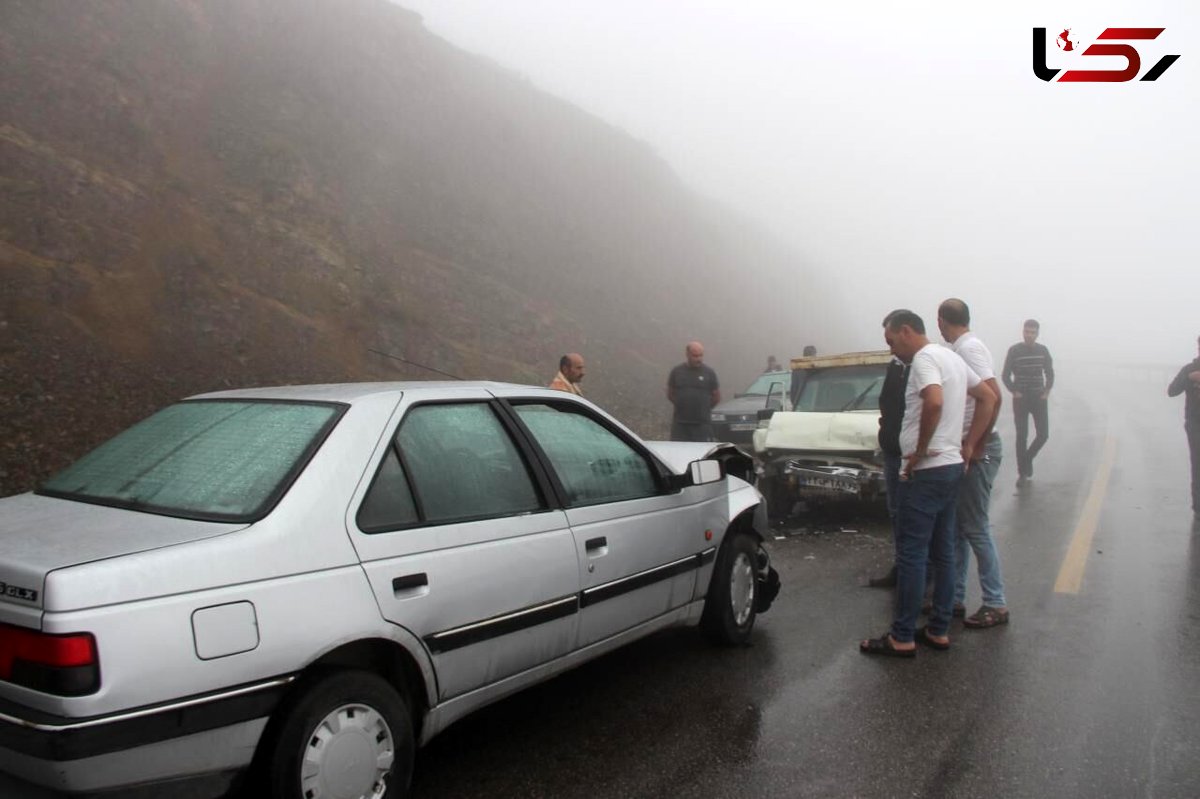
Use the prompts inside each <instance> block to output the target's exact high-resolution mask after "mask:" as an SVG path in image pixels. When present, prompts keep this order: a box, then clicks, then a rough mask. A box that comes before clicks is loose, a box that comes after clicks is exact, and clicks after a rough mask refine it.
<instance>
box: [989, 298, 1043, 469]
mask: <svg viewBox="0 0 1200 799" xmlns="http://www.w3.org/2000/svg"><path fill="white" fill-rule="evenodd" d="M1040 329H1041V326H1040V325H1039V324H1038V321H1037V320H1036V319H1026V320H1025V325H1024V328H1023V330H1022V338H1024V341H1022V342H1021V343H1019V344H1014V345H1012V346H1011V347H1009V349H1008V356H1007V357H1006V358H1005V359H1004V371H1003V372H1001V374H1000V377H1001V379H1003V380H1004V385H1005V386H1006V387H1007V388H1008V390H1009V391H1011V392H1012V398H1013V423H1014V424H1015V425H1016V428H1017V485H1018V486H1023V485H1025V483H1027V482H1028V481H1029V479H1030V478H1031V477H1033V459H1034V456H1036V455H1037V454H1038V451H1039V450H1040V449H1041V448H1042V447H1043V446H1045V444H1046V440H1047V439H1048V438H1050V416H1049V399H1050V389H1052V388H1054V362H1053V361H1052V360H1051V358H1050V350H1048V349H1046V347H1045V346H1044V345H1042V344H1038V343H1037V337H1038V333H1039V332H1040ZM1030 416H1032V417H1033V427H1034V430H1035V431H1036V433H1037V435H1036V437H1035V438H1034V439H1033V443H1032V444H1029V445H1028V446H1026V443H1025V442H1026V441H1028V440H1029V417H1030Z"/></svg>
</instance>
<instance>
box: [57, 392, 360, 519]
mask: <svg viewBox="0 0 1200 799" xmlns="http://www.w3.org/2000/svg"><path fill="white" fill-rule="evenodd" d="M344 407H345V406H342V405H337V404H330V403H308V402H279V401H269V402H262V401H229V400H192V401H188V402H181V403H179V404H177V405H172V406H171V407H169V408H164V409H163V410H161V411H159V412H158V413H156V414H154V415H153V416H151V417H150V418H148V419H145V420H144V421H142V422H139V423H138V424H136V425H134V426H133V427H131V428H129V429H128V430H126V431H125V432H123V433H121V434H119V435H118V436H117V437H116V438H112V439H109V440H108V441H106V442H105V443H103V444H101V445H100V446H99V447H97V448H96V449H94V450H92V451H91V452H90V453H88V454H87V455H85V456H83V457H82V458H80V459H79V460H78V461H76V462H75V463H74V464H72V465H71V466H68V467H67V468H66V469H64V470H63V471H61V472H59V473H58V474H57V475H55V476H54V477H52V478H50V479H49V480H47V481H46V482H45V483H44V484H43V485H42V486H41V488H39V489H38V493H40V494H46V495H49V496H55V497H62V498H64V499H74V500H80V501H83V502H95V503H98V504H102V505H114V506H116V507H122V508H131V509H134V510H144V511H149V512H152V513H162V514H165V515H168V516H181V517H184V518H190V519H203V520H210V521H254V520H256V519H259V518H262V516H264V515H266V514H267V513H268V512H269V511H270V510H271V508H272V507H274V505H275V503H276V502H278V501H279V498H280V497H281V496H282V495H283V493H284V492H285V491H286V490H287V489H288V487H289V486H290V485H291V483H292V481H293V480H294V479H295V478H296V475H298V474H299V473H300V471H301V470H302V469H303V468H304V466H305V464H307V463H308V460H309V458H311V457H312V454H313V453H314V452H316V449H317V447H319V446H320V445H321V442H322V441H324V439H325V436H326V435H328V433H329V430H330V429H332V427H333V425H334V424H335V423H336V422H337V419H338V418H339V417H340V416H341V413H342V411H343V410H344Z"/></svg>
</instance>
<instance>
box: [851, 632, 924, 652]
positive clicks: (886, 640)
mask: <svg viewBox="0 0 1200 799" xmlns="http://www.w3.org/2000/svg"><path fill="white" fill-rule="evenodd" d="M858 651H859V652H862V653H863V654H864V655H883V656H885V657H893V658H915V657H916V656H917V648H916V647H915V646H914V647H913V648H912V649H897V648H896V647H894V646H892V638H891V636H890V635H889V634H888V633H884V634H883V635H881V636H879V637H878V638H868V639H867V640H865V641H861V642H859V644H858Z"/></svg>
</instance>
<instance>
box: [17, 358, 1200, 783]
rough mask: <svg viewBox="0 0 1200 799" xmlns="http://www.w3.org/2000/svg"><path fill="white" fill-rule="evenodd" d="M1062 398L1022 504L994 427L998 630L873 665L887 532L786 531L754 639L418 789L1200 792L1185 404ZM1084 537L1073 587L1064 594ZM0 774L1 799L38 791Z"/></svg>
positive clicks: (555, 714)
mask: <svg viewBox="0 0 1200 799" xmlns="http://www.w3.org/2000/svg"><path fill="white" fill-rule="evenodd" d="M1056 383H1057V386H1058V387H1057V388H1056V389H1055V391H1054V394H1053V395H1052V399H1051V411H1050V413H1051V417H1050V421H1051V439H1050V442H1049V444H1048V445H1047V447H1046V449H1045V450H1044V451H1043V454H1042V455H1041V456H1040V457H1039V459H1038V461H1037V464H1036V465H1037V474H1036V477H1035V479H1034V481H1033V483H1032V485H1030V486H1029V487H1028V488H1026V489H1023V490H1022V491H1020V492H1019V493H1018V492H1017V490H1016V489H1015V488H1014V482H1015V479H1016V469H1015V465H1014V463H1013V460H1014V459H1013V457H1012V424H1011V415H1010V414H1009V412H1008V409H1007V408H1006V409H1005V410H1004V412H1003V413H1002V415H1001V427H1000V430H1001V435H1002V436H1003V437H1004V439H1005V461H1004V463H1003V465H1002V467H1001V469H1000V474H999V477H998V480H997V487H996V492H995V497H994V501H993V511H992V519H993V524H994V526H995V530H996V536H997V540H998V545H999V547H1000V553H1001V556H1002V558H1003V564H1004V573H1005V578H1006V583H1007V586H1006V587H1007V591H1008V596H1009V602H1010V607H1011V609H1012V623H1011V624H1010V625H1008V626H1007V627H1000V628H995V629H991V630H984V631H972V630H963V629H962V627H961V623H956V624H955V626H954V627H953V628H952V631H951V635H952V640H953V648H952V650H951V651H950V652H948V653H940V652H933V651H931V650H928V649H922V650H921V652H920V653H919V655H918V657H917V658H916V660H915V661H897V660H888V659H884V660H879V659H873V658H867V657H864V656H862V655H860V654H859V653H858V651H857V641H858V640H859V639H860V638H863V637H866V636H868V635H876V634H878V633H880V632H881V631H883V630H884V629H885V628H886V627H887V624H888V621H889V618H890V617H889V608H890V602H891V598H890V594H889V592H887V591H880V590H872V589H868V588H865V587H863V585H864V583H865V581H866V578H867V577H868V576H869V575H871V574H875V573H877V572H879V571H882V569H883V568H885V567H886V565H887V564H888V562H889V558H890V541H889V539H888V538H887V537H886V534H885V533H884V531H883V530H882V529H880V527H879V526H878V525H874V526H871V527H860V526H855V527H854V530H855V531H854V532H834V531H832V527H833V526H830V532H826V533H825V534H823V535H813V534H803V535H782V536H781V537H780V538H778V539H776V540H774V541H772V542H771V543H770V548H771V550H772V556H773V558H774V561H775V564H776V566H777V568H778V569H779V570H780V572H781V574H782V576H783V580H784V589H783V593H781V594H780V596H779V599H778V600H777V602H776V604H775V607H774V608H772V610H771V611H770V612H769V613H768V614H766V615H765V616H762V617H761V618H760V619H759V626H758V628H757V629H756V632H755V635H754V643H753V645H752V646H750V647H747V648H741V649H733V650H714V649H712V648H710V647H709V646H708V645H707V644H705V643H704V642H703V641H702V640H701V639H700V638H699V636H698V635H697V634H696V633H695V631H693V630H675V631H668V632H666V633H663V634H659V635H656V636H653V637H651V638H649V639H647V640H644V641H641V642H639V643H636V644H634V645H632V646H630V647H628V648H626V649H624V650H622V651H619V652H616V653H613V654H611V655H609V656H606V657H604V658H601V659H600V660H597V661H594V662H592V663H590V664H587V665H585V666H584V667H582V668H580V669H577V670H575V671H574V672H571V673H568V674H566V675H564V676H562V677H560V678H558V679H555V680H553V681H551V682H550V683H547V684H545V685H542V686H539V687H536V688H534V689H532V690H529V691H526V692H524V693H522V694H519V695H517V696H514V697H512V698H510V699H508V700H505V701H503V702H501V703H499V704H497V705H494V706H492V707H490V708H488V709H486V710H484V711H482V712H481V713H479V714H477V715H475V716H474V717H470V718H468V719H466V720H464V721H462V722H460V723H459V724H456V725H455V726H453V727H452V728H450V729H449V730H448V731H447V732H445V733H444V734H443V735H442V736H440V737H439V738H437V739H435V740H434V742H432V743H431V744H430V746H429V747H427V748H426V749H425V750H423V751H422V752H421V753H420V755H419V756H418V765H417V774H416V778H415V782H414V796H415V797H419V798H420V799H433V798H434V797H438V798H442V797H445V798H449V797H456V798H461V797H496V796H506V797H561V798H563V799H570V798H571V797H579V798H580V799H582V798H583V797H587V799H593V798H594V797H675V796H703V797H778V796H830V797H846V796H871V797H884V796H932V797H937V796H947V797H949V796H953V797H993V796H999V795H1004V796H1009V797H1025V796H1028V797H1043V796H1056V797H1079V799H1084V798H1085V797H1087V798H1090V797H1102V796H1112V797H1140V796H1146V797H1149V796H1154V797H1194V796H1197V795H1200V762H1198V761H1197V759H1196V757H1195V755H1196V751H1197V738H1196V730H1197V729H1200V665H1198V664H1200V625H1198V621H1200V587H1198V586H1197V579H1198V578H1200V532H1197V531H1195V530H1193V527H1192V519H1191V513H1190V509H1189V507H1188V495H1187V493H1188V491H1187V476H1186V469H1187V455H1186V452H1187V449H1186V442H1185V441H1184V437H1183V431H1182V430H1181V429H1180V428H1181V424H1180V422H1181V417H1182V405H1181V403H1180V402H1178V401H1175V400H1169V399H1167V398H1166V396H1165V385H1166V378H1165V377H1163V376H1161V375H1156V374H1144V375H1139V374H1138V373H1136V372H1128V373H1125V374H1124V375H1123V376H1122V375H1118V377H1117V379H1113V377H1112V376H1111V375H1104V374H1100V373H1094V374H1090V375H1089V374H1087V373H1085V372H1081V371H1073V370H1072V369H1071V368H1070V367H1069V365H1067V364H1062V365H1060V367H1059V376H1058V379H1057V381H1056ZM1089 386H1094V388H1089ZM1005 399H1006V400H1007V399H1008V397H1007V395H1006V397H1005ZM1110 442H1111V443H1110ZM1105 474H1107V483H1106V485H1105V491H1104V493H1103V494H1101V493H1099V491H1098V490H1094V489H1095V487H1096V486H1097V485H1098V484H1102V483H1103V479H1101V480H1099V481H1098V480H1097V478H1098V476H1099V477H1101V478H1103V476H1104V475H1105ZM1090 505H1094V506H1095V507H1096V508H1097V509H1098V510H1099V513H1098V515H1097V516H1096V517H1095V519H1096V523H1095V526H1094V530H1090V528H1089V526H1088V524H1087V521H1088V515H1089V514H1088V513H1087V511H1088V509H1089V506H1090ZM847 526H849V525H847ZM782 532H786V531H782V530H781V533H782ZM1089 532H1091V534H1092V537H1091V540H1090V545H1089V546H1087V547H1086V549H1080V550H1079V552H1080V554H1081V555H1082V556H1084V557H1082V558H1081V559H1080V560H1079V561H1078V562H1075V563H1074V564H1073V565H1074V566H1076V567H1078V566H1082V580H1081V582H1080V584H1079V589H1078V592H1077V593H1069V592H1065V591H1063V590H1060V591H1056V584H1059V586H1060V588H1062V583H1063V581H1062V580H1061V579H1060V576H1061V575H1062V574H1063V573H1064V571H1069V569H1067V570H1064V563H1069V558H1068V552H1069V551H1070V549H1071V544H1072V541H1073V540H1076V539H1078V538H1080V537H1084V538H1086V536H1087V535H1088V533H1089ZM978 603H979V600H978V585H977V581H975V579H974V577H972V583H971V591H970V593H969V595H968V605H969V606H970V608H971V609H972V610H973V609H974V608H975V607H976V606H977V605H978ZM2 779H3V778H0V796H4V797H16V798H17V799H33V798H34V797H37V799H45V797H48V796H49V794H46V793H45V792H40V791H35V790H33V789H30V788H25V787H15V786H14V785H13V784H12V783H9V782H3V781H2ZM158 795H159V796H167V795H171V796H176V795H177V796H181V797H186V796H196V797H199V796H200V794H184V793H178V794H174V793H172V794H167V793H162V792H160V793H159V794H158Z"/></svg>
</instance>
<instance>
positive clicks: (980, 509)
mask: <svg viewBox="0 0 1200 799" xmlns="http://www.w3.org/2000/svg"><path fill="white" fill-rule="evenodd" d="M938 330H940V331H941V333H942V338H944V339H946V341H947V342H949V343H950V347H951V349H953V350H954V351H955V352H956V353H958V355H959V357H961V358H962V359H963V361H965V362H966V364H967V367H968V368H969V369H970V370H971V371H972V372H974V373H975V374H976V375H978V376H979V379H980V380H982V381H983V384H984V385H985V386H987V388H988V390H990V391H991V392H992V393H993V394H995V395H996V407H995V409H994V410H993V411H992V417H991V419H990V420H989V421H988V426H987V430H985V431H984V439H983V441H984V444H983V446H982V447H980V448H979V449H978V450H976V452H975V455H974V457H973V459H972V460H971V468H970V469H968V470H967V473H966V475H964V477H963V480H962V484H961V485H960V486H959V487H958V506H957V508H956V510H955V514H954V515H955V527H957V529H958V535H957V537H956V543H955V547H954V568H955V572H956V574H957V579H956V580H955V584H954V613H955V615H958V614H960V613H961V614H964V615H965V614H966V606H965V605H964V602H965V601H966V597H967V565H968V564H969V562H970V560H971V552H972V551H974V552H975V560H976V561H978V563H979V587H980V589H981V590H982V592H983V605H982V607H980V608H979V610H978V611H976V612H975V613H973V614H971V615H970V616H967V618H966V619H964V620H963V625H964V626H966V627H968V628H972V629H983V628H985V627H995V626H996V625H998V624H1008V603H1007V601H1006V600H1005V598H1004V578H1003V576H1002V575H1001V572H1000V555H999V554H998V553H997V552H996V542H995V540H994V539H993V538H992V526H991V523H990V522H989V521H988V506H989V505H990V504H991V501H992V483H993V482H994V481H995V479H996V472H998V471H999V470H1000V457H1001V454H1002V452H1003V450H1002V448H1001V445H1000V435H999V434H998V433H996V432H995V430H994V427H995V424H996V419H997V417H998V416H999V415H1000V384H999V383H998V382H997V381H996V372H995V370H994V369H993V367H992V353H991V352H990V351H989V350H988V348H987V346H986V345H985V344H984V343H983V342H982V341H980V340H979V337H978V336H976V335H975V334H974V333H972V332H971V310H970V309H969V308H968V307H967V304H966V303H965V302H963V301H962V300H959V299H949V300H946V301H945V302H943V303H942V304H941V305H940V306H938ZM974 413H975V401H974V399H973V398H971V397H968V398H967V417H966V420H965V423H964V426H963V437H964V438H965V437H966V435H967V433H968V431H969V429H970V426H971V421H972V419H973V417H974Z"/></svg>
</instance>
